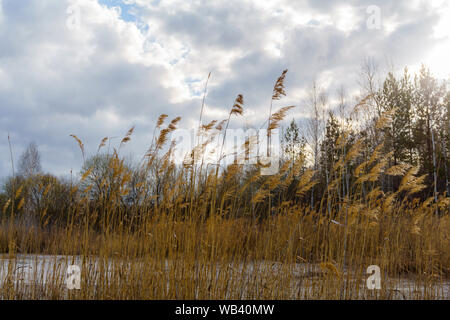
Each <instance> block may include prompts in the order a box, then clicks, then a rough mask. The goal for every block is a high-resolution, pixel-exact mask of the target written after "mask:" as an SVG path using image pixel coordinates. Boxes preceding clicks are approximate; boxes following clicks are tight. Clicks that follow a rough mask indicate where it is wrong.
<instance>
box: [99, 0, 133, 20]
mask: <svg viewBox="0 0 450 320" xmlns="http://www.w3.org/2000/svg"><path fill="white" fill-rule="evenodd" d="M98 2H99V3H100V4H102V5H105V6H107V7H108V8H120V16H121V18H122V20H124V21H127V22H135V23H137V22H139V10H138V8H137V7H136V5H135V4H134V3H131V1H126V0H98Z"/></svg>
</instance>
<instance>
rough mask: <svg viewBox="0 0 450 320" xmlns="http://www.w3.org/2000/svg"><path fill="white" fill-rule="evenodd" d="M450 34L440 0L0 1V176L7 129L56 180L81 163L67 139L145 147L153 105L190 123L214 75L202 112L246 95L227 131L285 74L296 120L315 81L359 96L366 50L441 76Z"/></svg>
mask: <svg viewBox="0 0 450 320" xmlns="http://www.w3.org/2000/svg"><path fill="white" fill-rule="evenodd" d="M374 6H375V7H374ZM377 9H379V14H380V15H379V16H380V18H381V20H380V22H381V24H380V25H376V24H374V23H373V22H376V21H377V19H376V18H377V16H376V14H377ZM374 14H375V16H374ZM368 23H369V24H368ZM449 30H450V1H447V0H436V1H433V0H426V1H413V0H402V1H388V0H378V1H377V0H347V1H344V0H333V1H332V0H272V1H260V0H239V1H237V0H223V1H211V0H208V1H206V0H203V1H198V0H197V1H188V0H153V1H151V0H70V1H66V0H20V1H18V0H0V111H1V112H0V176H5V175H9V174H10V173H11V169H10V168H11V164H10V160H9V149H8V140H7V136H8V133H9V134H10V136H11V141H12V144H13V150H14V157H15V158H16V159H17V158H18V157H19V156H20V154H21V152H22V151H23V150H24V148H25V147H26V145H27V144H28V143H29V142H31V141H35V142H36V143H37V144H38V146H39V149H40V151H41V154H42V165H43V168H44V170H45V171H49V172H52V173H54V174H57V175H67V174H68V173H69V172H70V169H73V170H74V171H76V170H78V169H79V168H80V164H81V162H82V159H81V154H80V152H79V149H78V148H77V146H76V144H75V143H74V141H73V139H72V138H70V136H69V135H70V134H76V135H77V136H78V137H79V138H81V139H82V140H83V142H84V143H85V145H86V149H87V153H93V152H95V151H96V149H97V147H98V144H99V142H100V140H101V139H102V138H103V137H105V136H110V137H116V136H117V137H123V135H124V134H125V133H126V131H127V130H128V129H129V128H130V127H132V126H133V125H135V126H136V131H135V135H134V136H133V139H132V140H131V142H130V143H129V144H128V145H127V146H126V149H125V150H124V151H123V152H126V153H132V154H134V155H135V156H136V157H139V156H142V155H143V152H144V151H145V150H146V147H148V145H149V144H150V140H151V136H152V132H153V128H154V125H155V121H156V118H157V117H158V116H159V115H160V114H161V113H166V114H168V115H169V116H170V117H176V116H182V117H183V119H182V121H181V123H180V125H181V126H182V127H185V128H192V127H194V126H195V125H196V122H197V121H198V115H199V112H200V106H201V98H202V91H203V87H204V85H205V81H206V78H207V75H208V73H209V72H210V71H212V75H211V79H210V83H209V86H208V96H207V99H206V109H205V118H206V120H210V119H223V118H225V117H226V113H227V112H228V110H229V108H230V107H231V106H232V103H233V101H234V99H235V97H236V95H237V94H239V93H242V94H243V95H244V99H245V114H244V117H242V118H239V119H235V120H234V125H235V126H243V125H249V126H252V125H254V126H259V125H260V124H262V123H263V122H264V121H265V119H266V118H267V114H268V106H269V104H270V96H271V93H272V87H273V84H274V81H275V80H276V78H277V77H278V76H279V75H280V74H281V72H282V70H283V69H289V72H288V75H287V77H286V91H287V96H286V97H285V98H283V100H281V101H280V102H279V104H277V106H284V105H290V104H295V105H297V108H296V109H295V111H293V112H292V113H291V114H290V115H289V117H290V118H292V117H296V118H297V119H298V118H301V117H304V116H305V112H304V106H303V104H302V101H304V98H305V92H306V90H307V88H308V87H309V86H310V85H311V83H312V82H313V81H314V80H317V81H318V82H319V83H320V85H321V86H322V87H323V88H324V89H326V90H327V91H328V93H329V95H330V96H331V98H332V97H333V95H334V94H335V93H336V90H337V88H338V87H340V86H341V85H343V86H345V88H346V90H347V92H349V95H351V94H352V93H354V92H356V91H357V90H358V84H357V80H358V71H359V68H360V65H361V62H362V61H363V59H365V58H368V57H371V58H373V59H375V60H376V61H377V62H378V63H379V65H380V67H381V71H382V72H385V71H387V70H388V69H389V68H394V69H395V70H401V69H403V67H405V66H408V67H409V68H410V70H412V71H415V70H417V69H418V67H419V66H420V64H421V63H426V64H427V65H428V66H429V67H430V68H431V70H432V72H433V73H434V75H436V76H437V77H440V78H443V79H447V78H448V76H449V74H450V60H449V59H448V56H449V53H450V34H449V32H450V31H449ZM113 142H115V143H118V142H119V139H116V140H113Z"/></svg>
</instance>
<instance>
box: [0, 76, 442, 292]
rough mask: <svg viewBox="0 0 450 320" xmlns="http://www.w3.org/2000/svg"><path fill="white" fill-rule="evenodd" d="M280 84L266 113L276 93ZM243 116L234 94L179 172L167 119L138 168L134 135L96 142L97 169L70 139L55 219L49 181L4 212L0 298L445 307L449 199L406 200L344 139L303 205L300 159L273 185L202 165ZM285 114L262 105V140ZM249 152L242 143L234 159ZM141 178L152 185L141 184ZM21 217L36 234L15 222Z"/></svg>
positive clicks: (404, 175)
mask: <svg viewBox="0 0 450 320" xmlns="http://www.w3.org/2000/svg"><path fill="white" fill-rule="evenodd" d="M284 75H285V72H283V74H282V76H281V77H280V78H279V79H278V80H277V82H276V86H275V88H274V96H273V97H272V102H273V101H276V100H279V99H280V97H281V95H284V94H285V93H284V86H283V81H284ZM243 105H244V101H243V97H242V96H241V95H239V96H238V98H237V99H236V101H235V104H234V105H233V107H232V109H231V111H230V114H229V117H228V119H225V120H223V121H213V122H211V123H209V124H205V125H201V130H200V132H201V137H202V138H201V139H199V143H198V145H197V146H196V147H195V148H194V150H192V152H191V154H190V155H189V156H188V157H187V159H186V161H184V163H183V165H176V164H175V163H173V162H172V161H171V153H172V152H173V149H174V143H173V142H172V143H171V142H170V134H171V133H172V132H173V131H175V130H176V128H177V125H178V123H179V121H180V120H181V119H180V118H179V117H178V118H174V119H173V120H171V121H170V122H168V124H167V125H166V126H165V125H164V124H165V123H166V121H167V118H168V116H167V115H162V116H161V117H160V118H159V119H158V121H157V126H156V129H155V139H154V141H153V142H152V144H151V146H150V148H149V150H148V152H147V154H146V157H145V158H144V160H143V161H142V163H141V164H140V166H139V168H138V169H136V170H132V169H130V167H129V166H127V164H126V162H125V160H124V159H123V158H122V157H121V155H120V149H121V147H122V146H123V145H124V144H126V143H127V142H129V141H130V139H131V137H132V134H133V132H134V128H132V129H130V130H129V131H128V132H127V133H126V135H125V137H124V138H123V140H122V141H121V143H120V146H119V147H118V149H117V150H114V151H113V152H111V153H103V154H101V153H100V152H101V150H103V149H104V148H105V145H106V143H107V139H106V138H105V139H104V140H102V141H101V144H100V146H99V148H98V149H99V152H98V153H97V155H94V157H93V159H94V160H95V159H97V160H98V161H90V162H89V161H87V160H86V155H85V151H84V145H83V142H82V141H81V140H80V139H79V138H78V137H77V136H75V135H73V138H74V139H75V140H76V142H77V144H78V145H79V147H80V150H81V151H82V155H83V159H84V160H83V161H84V163H85V164H84V167H83V168H84V169H83V172H82V174H81V176H80V181H78V182H77V183H75V184H73V185H71V186H70V188H69V190H68V191H67V197H66V198H67V199H66V200H67V201H68V205H66V206H65V207H64V210H63V211H62V210H61V212H58V210H56V211H57V212H58V214H56V215H55V214H53V215H52V216H51V215H50V213H49V208H50V204H46V202H45V201H46V200H45V199H47V197H50V195H51V194H52V192H53V191H52V190H53V189H55V188H56V182H54V181H51V180H49V181H47V184H45V183H41V185H40V187H39V188H38V189H39V190H38V191H40V192H41V193H40V196H41V198H40V199H42V202H43V204H42V206H41V207H39V208H38V209H35V210H34V211H31V210H25V209H24V208H27V196H26V194H25V193H26V192H25V191H23V190H26V184H30V183H31V182H30V181H29V180H27V181H24V182H23V186H19V185H18V186H16V188H15V193H14V196H13V199H9V201H8V202H7V203H6V205H5V206H4V208H3V215H2V222H1V227H0V252H3V253H4V254H3V255H2V256H1V257H0V275H1V279H0V297H1V299H449V298H450V296H449V282H450V279H449V275H450V217H449V215H448V206H449V198H448V197H446V196H445V195H443V196H440V197H439V198H438V199H434V198H430V199H420V198H415V197H414V194H415V193H417V192H418V191H420V190H422V189H423V188H424V185H423V180H424V179H423V177H420V176H417V169H416V168H414V167H411V166H398V165H397V166H391V167H388V166H387V160H386V159H387V157H388V156H389V155H385V154H382V153H381V152H380V150H381V147H380V148H377V149H376V150H375V152H373V153H372V154H371V155H370V157H366V158H364V159H363V155H362V150H361V149H362V147H361V145H362V141H356V142H355V143H353V144H352V146H350V147H348V148H346V147H345V146H346V142H348V140H347V136H346V135H345V134H344V135H342V136H341V138H340V140H339V141H338V143H337V145H338V146H342V148H341V149H342V152H341V154H340V157H339V159H338V160H336V161H335V162H334V163H332V164H331V165H330V168H331V170H330V172H329V177H330V179H329V182H328V184H327V186H326V188H325V189H324V190H325V191H324V193H323V194H322V197H321V198H320V199H319V200H318V201H317V203H316V204H314V205H313V206H311V205H310V204H309V201H308V198H309V194H310V192H312V190H313V187H314V186H315V185H316V184H317V181H316V176H315V172H314V171H313V170H311V169H308V168H306V169H305V163H304V159H298V160H295V161H285V162H282V165H281V167H280V170H279V172H278V173H276V174H274V175H271V176H263V175H261V174H260V170H261V169H262V168H263V165H261V164H259V163H257V164H252V165H243V164H238V163H233V164H230V165H222V160H223V155H222V152H223V149H222V150H221V151H220V155H219V160H218V162H217V163H216V164H215V166H210V165H208V164H206V163H203V162H202V159H203V156H204V153H205V152H206V151H205V150H206V147H207V145H208V143H209V142H210V141H211V139H210V138H211V136H212V135H214V134H217V132H222V131H223V130H224V129H226V128H228V124H229V122H230V120H231V119H232V117H238V116H240V115H241V114H242V112H243V108H244V107H243ZM290 108H291V106H290V107H284V108H281V109H280V110H279V111H277V112H274V113H272V105H271V112H270V117H269V121H268V129H269V130H268V132H269V135H270V132H271V131H272V130H275V129H276V128H277V127H278V125H279V123H280V121H281V120H282V119H283V118H284V116H285V115H286V112H287V111H288V110H289V109H290ZM202 109H203V108H202ZM387 117H389V115H386V116H385V118H381V119H380V120H379V123H378V124H377V125H378V126H380V127H382V126H383V125H385V124H384V123H385V122H386V121H387V120H386V118H387ZM200 121H201V120H200ZM213 129H215V130H213ZM380 146H381V145H380ZM250 148H252V140H251V139H248V140H247V141H246V142H245V144H244V145H243V146H242V150H241V151H240V152H241V153H242V155H243V157H244V158H245V157H246V155H248V154H249V149H250ZM99 159H100V160H99ZM101 159H103V160H101ZM356 159H359V162H358V163H359V165H358V166H355V165H354V164H355V160H356ZM98 172H101V173H102V174H101V175H100V176H98V175H97V173H98ZM350 173H351V177H349V175H350ZM151 174H153V176H154V177H157V180H156V181H155V180H151V181H150V180H149V179H147V177H148V176H150V175H151ZM386 175H391V176H397V177H400V178H401V182H400V184H399V188H398V189H397V191H395V192H388V193H385V192H383V191H382V190H381V189H380V180H381V179H382V177H383V176H386ZM30 179H31V178H30ZM21 188H22V189H21ZM155 188H156V189H155ZM58 190H59V189H58ZM155 190H156V191H155ZM22 199H24V200H22ZM49 201H50V200H49ZM437 209H439V212H440V213H441V214H436V212H437ZM27 215H30V216H32V218H33V221H37V223H33V224H31V225H30V223H27V221H28V220H27V219H26V218H27ZM28 218H29V217H28ZM71 264H76V265H79V266H80V267H81V270H82V273H81V289H80V290H67V287H66V285H65V279H66V276H67V275H66V270H67V266H68V265H71ZM370 265H378V266H380V268H381V272H382V273H381V275H382V282H381V284H382V288H381V289H380V290H368V289H367V287H366V279H367V277H368V276H369V275H368V274H366V270H367V267H368V266H370Z"/></svg>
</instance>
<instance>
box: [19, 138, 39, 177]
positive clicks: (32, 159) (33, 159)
mask: <svg viewBox="0 0 450 320" xmlns="http://www.w3.org/2000/svg"><path fill="white" fill-rule="evenodd" d="M41 171H42V167H41V156H40V154H39V150H38V147H37V145H36V143H35V142H31V143H30V144H29V145H28V147H27V149H26V150H25V151H24V152H23V153H22V155H21V156H20V161H19V174H20V175H22V176H24V177H27V178H28V177H31V176H33V175H35V174H37V173H40V172H41Z"/></svg>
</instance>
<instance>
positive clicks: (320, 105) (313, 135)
mask: <svg viewBox="0 0 450 320" xmlns="http://www.w3.org/2000/svg"><path fill="white" fill-rule="evenodd" d="M327 102H328V97H327V95H326V93H325V92H324V91H322V90H321V88H320V87H319V86H318V85H317V83H316V82H315V81H314V83H313V85H312V87H311V89H310V91H309V96H308V99H307V101H306V107H307V109H308V111H309V114H310V116H309V119H308V120H307V123H306V134H305V137H306V139H307V142H308V144H309V146H310V148H311V150H312V158H313V159H312V160H313V165H314V170H317V167H318V160H319V144H320V141H321V137H322V135H323V127H324V114H325V112H324V110H325V109H326V108H327ZM313 203H314V188H313V189H312V191H311V206H313Z"/></svg>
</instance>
